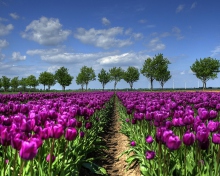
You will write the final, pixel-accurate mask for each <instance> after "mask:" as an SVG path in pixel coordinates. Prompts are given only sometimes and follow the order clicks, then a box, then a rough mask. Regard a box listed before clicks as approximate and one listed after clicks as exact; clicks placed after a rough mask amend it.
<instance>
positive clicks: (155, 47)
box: [148, 37, 166, 51]
mask: <svg viewBox="0 0 220 176" xmlns="http://www.w3.org/2000/svg"><path fill="white" fill-rule="evenodd" d="M148 47H149V51H159V50H163V49H165V48H166V46H165V44H163V43H162V42H161V41H160V39H159V37H156V38H153V39H152V40H151V41H150V42H149V43H148Z"/></svg>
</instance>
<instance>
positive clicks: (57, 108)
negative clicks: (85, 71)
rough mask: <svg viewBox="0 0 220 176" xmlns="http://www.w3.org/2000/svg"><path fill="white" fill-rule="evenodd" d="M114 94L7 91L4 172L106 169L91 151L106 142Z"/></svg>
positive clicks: (1, 102) (2, 98)
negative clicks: (103, 134) (103, 136)
mask: <svg viewBox="0 0 220 176" xmlns="http://www.w3.org/2000/svg"><path fill="white" fill-rule="evenodd" d="M113 94H114V93H113V92H92V93H89V92H88V93H47V94H46V93H30V94H28V93H24V94H22V93H19V94H5V95H2V94H1V95H0V142H1V145H0V162H1V165H0V167H1V168H0V172H1V175H2V176H18V175H31V176H34V175H41V176H43V175H51V176H56V175H59V176H62V175H65V176H68V175H79V170H80V168H81V167H82V166H84V167H86V168H92V169H93V170H95V171H96V172H100V174H105V170H102V169H99V168H98V167H97V168H95V166H94V165H92V164H91V163H92V161H93V159H94V158H92V157H88V155H89V153H91V152H94V151H96V150H97V149H98V148H99V147H103V146H102V145H99V143H100V142H101V139H100V137H99V133H101V132H102V131H103V128H104V126H105V124H106V123H108V117H109V113H111V112H112V108H113V102H114V101H113V98H112V97H113Z"/></svg>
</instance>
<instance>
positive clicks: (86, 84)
mask: <svg viewBox="0 0 220 176" xmlns="http://www.w3.org/2000/svg"><path fill="white" fill-rule="evenodd" d="M87 88H88V83H87V84H86V91H87Z"/></svg>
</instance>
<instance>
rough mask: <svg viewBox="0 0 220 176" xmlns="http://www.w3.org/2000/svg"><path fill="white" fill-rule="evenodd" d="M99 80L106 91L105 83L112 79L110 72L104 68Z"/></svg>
mask: <svg viewBox="0 0 220 176" xmlns="http://www.w3.org/2000/svg"><path fill="white" fill-rule="evenodd" d="M98 80H99V82H100V83H101V84H102V90H103V91H104V89H105V85H106V84H107V83H108V82H109V81H110V80H111V77H110V74H109V73H108V72H107V71H105V70H104V69H103V68H102V70H101V72H100V73H99V74H98Z"/></svg>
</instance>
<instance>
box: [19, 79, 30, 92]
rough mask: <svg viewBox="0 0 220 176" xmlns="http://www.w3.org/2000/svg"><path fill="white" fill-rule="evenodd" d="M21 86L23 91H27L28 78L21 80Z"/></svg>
mask: <svg viewBox="0 0 220 176" xmlns="http://www.w3.org/2000/svg"><path fill="white" fill-rule="evenodd" d="M19 85H20V86H21V87H22V89H23V91H25V90H26V87H27V85H28V84H27V78H21V80H20V81H19Z"/></svg>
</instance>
